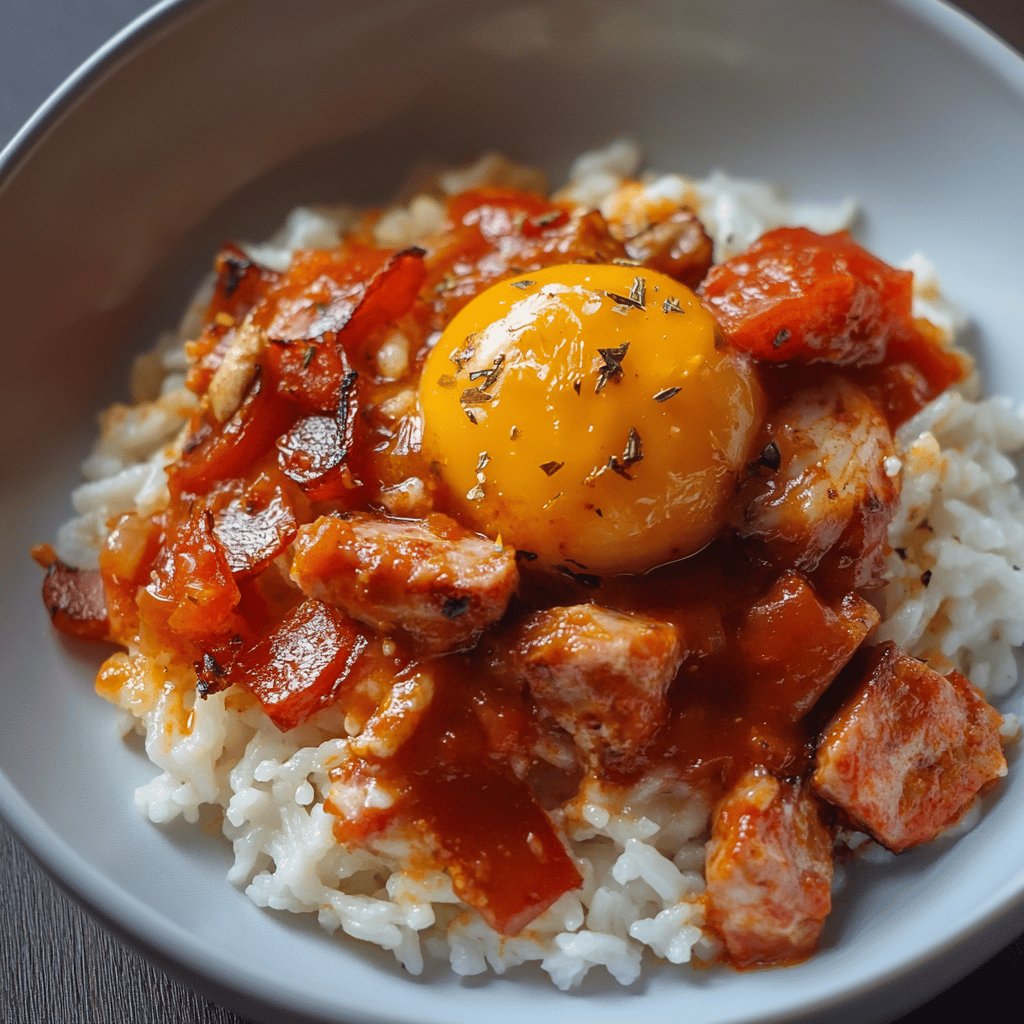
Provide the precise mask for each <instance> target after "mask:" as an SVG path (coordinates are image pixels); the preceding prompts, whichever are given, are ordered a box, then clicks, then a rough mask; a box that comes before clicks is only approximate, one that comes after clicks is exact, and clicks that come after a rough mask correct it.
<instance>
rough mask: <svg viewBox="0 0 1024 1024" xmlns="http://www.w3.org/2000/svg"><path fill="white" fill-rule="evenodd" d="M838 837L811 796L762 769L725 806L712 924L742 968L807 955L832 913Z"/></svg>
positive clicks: (713, 874) (712, 848)
mask: <svg viewBox="0 0 1024 1024" xmlns="http://www.w3.org/2000/svg"><path fill="white" fill-rule="evenodd" d="M832 869H833V866H832V833H831V830H830V829H829V827H828V825H827V824H826V823H825V821H824V818H823V814H822V807H821V805H820V803H819V801H818V800H817V798H816V797H815V796H814V794H813V793H811V792H810V791H808V790H807V789H806V788H804V787H802V786H801V785H799V784H797V783H792V782H782V781H780V780H779V779H777V778H775V776H773V775H771V774H769V773H768V772H767V771H766V770H765V769H763V768H757V769H753V770H751V771H749V772H747V773H746V774H745V775H744V776H743V777H742V778H741V779H740V780H739V781H738V782H737V783H736V785H735V786H734V787H733V788H732V789H731V790H730V791H729V793H727V794H726V796H725V799H724V800H723V801H722V803H721V804H720V805H719V808H718V813H717V816H716V818H715V822H714V826H713V828H712V833H711V840H710V842H709V843H708V847H707V864H706V874H707V883H708V888H707V914H708V923H709V924H710V925H711V926H712V928H714V929H715V931H717V932H718V934H719V935H720V936H721V938H722V940H723V941H724V942H725V946H726V949H727V951H728V954H729V959H730V960H731V961H732V962H733V963H734V964H736V965H737V966H738V967H751V966H754V965H756V964H787V963H793V962H795V961H798V960H802V959H803V958H804V957H807V956H809V955H810V954H811V953H812V952H813V951H814V948H815V946H816V945H817V942H818V935H819V934H820V932H821V928H822V925H823V924H824V921H825V918H826V917H827V916H828V913H829V911H830V910H831V909H832V895H831V888H832Z"/></svg>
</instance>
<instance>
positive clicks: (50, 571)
mask: <svg viewBox="0 0 1024 1024" xmlns="http://www.w3.org/2000/svg"><path fill="white" fill-rule="evenodd" d="M33 556H34V557H35V558H36V561H38V562H39V564H40V565H43V566H45V567H46V576H45V577H44V578H43V604H44V605H46V610H47V611H48V612H49V613H50V618H51V619H52V620H53V624H54V626H55V627H56V628H57V629H59V630H60V631H61V632H62V633H64V634H66V635H67V636H74V637H78V638H79V639H80V640H108V639H110V621H109V620H108V618H107V603H106V598H105V596H104V593H103V579H102V577H101V576H100V574H99V571H98V570H96V569H76V568H74V567H72V566H70V565H67V564H66V563H64V562H62V561H61V560H60V559H59V558H58V557H57V556H56V554H55V553H54V551H53V549H52V548H51V547H50V546H49V545H40V546H39V547H38V548H36V549H35V550H34V551H33Z"/></svg>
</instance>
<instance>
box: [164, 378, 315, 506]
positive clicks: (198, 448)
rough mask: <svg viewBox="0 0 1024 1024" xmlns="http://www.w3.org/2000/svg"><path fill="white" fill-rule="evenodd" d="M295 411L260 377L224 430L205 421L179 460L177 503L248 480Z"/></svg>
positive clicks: (173, 479)
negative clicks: (221, 485) (219, 486)
mask: <svg viewBox="0 0 1024 1024" xmlns="http://www.w3.org/2000/svg"><path fill="white" fill-rule="evenodd" d="M294 418H295V407H294V406H293V405H292V404H291V403H290V402H288V401H286V400H285V399H283V398H281V397H280V395H278V394H276V393H275V392H274V390H273V388H272V387H269V386H267V384H266V383H265V382H264V379H263V377H262V375H257V376H256V379H255V380H254V381H253V384H252V387H251V388H250V389H249V392H248V394H247V395H246V396H245V398H244V399H243V401H242V404H241V405H240V406H239V408H238V409H237V410H236V412H235V414H234V415H233V416H232V417H231V419H229V420H228V421H227V422H226V423H224V424H222V425H221V424H217V423H216V422H211V420H210V419H203V420H200V422H199V423H198V425H197V426H196V427H195V428H194V429H193V432H192V436H191V437H190V438H189V440H188V441H186V442H185V447H184V450H183V451H182V453H181V455H180V456H179V458H178V460H177V461H176V462H175V463H174V464H173V465H172V466H171V467H170V468H169V469H168V474H167V475H168V484H169V486H170V489H171V495H172V497H177V496H179V495H181V494H182V493H189V494H205V493H206V492H207V491H209V490H210V489H211V488H212V487H213V486H214V485H215V484H217V483H218V482H219V481H221V480H225V479H228V478H230V477H236V476H244V475H245V474H246V472H247V471H248V470H249V469H250V468H251V467H252V465H253V463H255V462H256V461H257V460H258V459H259V458H260V457H262V456H263V455H265V454H266V453H267V452H268V451H271V450H273V445H274V441H275V440H276V439H277V438H278V437H279V436H280V435H281V434H282V433H284V431H285V430H287V429H288V427H289V426H290V425H291V423H292V421H293V420H294Z"/></svg>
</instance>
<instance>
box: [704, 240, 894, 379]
mask: <svg viewBox="0 0 1024 1024" xmlns="http://www.w3.org/2000/svg"><path fill="white" fill-rule="evenodd" d="M912 285H913V275H912V274H911V273H910V272H909V271H907V270H896V269H895V268H893V267H890V266H889V265H888V264H887V263H883V262H882V261H881V260H880V259H878V258H877V257H875V256H872V255H871V253H869V252H867V251H866V250H865V249H862V248H861V247H860V246H859V245H858V244H857V243H856V242H854V240H853V239H852V238H851V237H850V235H849V233H848V232H846V231H840V232H837V233H836V234H833V235H819V234H816V233H815V232H813V231H809V230H808V229H807V228H779V229H777V230H775V231H769V232H768V233H767V234H765V235H762V236H761V238H759V239H758V240H757V241H756V242H755V243H754V244H753V245H752V246H751V247H750V248H749V249H747V250H746V252H742V253H740V254H739V255H738V256H734V257H733V258H732V259H731V260H727V261H726V262H725V263H721V264H719V265H718V266H715V267H712V268H711V270H710V272H709V273H708V276H707V278H706V279H705V280H704V284H703V286H702V291H703V295H704V299H705V300H706V304H707V305H708V306H709V307H710V309H711V311H712V313H714V314H715V316H716V318H717V319H718V322H719V323H720V324H721V326H722V331H723V332H724V334H725V336H726V339H727V340H728V341H729V342H730V343H731V344H732V345H734V346H735V347H736V348H739V349H743V350H744V351H746V352H750V353H752V354H753V355H755V356H756V357H757V358H758V359H763V360H766V361H769V362H775V363H791V362H801V363H814V362H830V363H836V364H841V365H866V364H870V363H878V362H881V361H882V359H883V358H884V357H885V352H886V347H887V346H888V344H889V341H890V340H891V339H893V338H897V337H903V336H908V335H911V334H913V333H914V321H913V317H912V316H911V308H910V307H911V289H912Z"/></svg>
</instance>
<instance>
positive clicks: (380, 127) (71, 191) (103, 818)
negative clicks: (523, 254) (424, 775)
mask: <svg viewBox="0 0 1024 1024" xmlns="http://www.w3.org/2000/svg"><path fill="white" fill-rule="evenodd" d="M620 135H629V136H632V137H633V138H635V139H637V140H638V141H639V142H640V143H641V145H642V146H643V148H644V151H645V153H646V155H647V157H648V159H649V161H650V162H651V164H653V165H654V166H657V167H659V168H663V169H678V170H683V171H686V172H692V173H695V174H699V173H704V172H706V171H708V170H710V169H711V168H714V167H723V168H726V169H728V170H729V171H731V172H732V173H734V174H738V175H747V176H751V177H758V178H767V179H774V180H778V181H782V182H786V183H788V185H789V186H790V188H791V191H792V193H793V195H794V196H796V197H798V198H803V199H831V198H841V197H844V196H847V195H853V196H856V197H857V198H858V199H859V200H860V201H861V202H862V204H863V208H864V210H865V211H866V216H865V218H864V220H863V222H862V224H861V229H862V230H861V232H860V234H861V237H862V239H863V240H864V241H865V242H866V243H867V244H868V245H869V246H871V247H872V248H874V249H876V250H877V251H878V252H879V253H880V254H881V255H882V256H884V257H887V258H889V259H892V260H898V259H901V258H903V257H905V256H906V255H908V254H909V253H910V252H911V251H913V250H922V251H924V252H926V253H927V254H929V256H930V257H931V258H932V259H933V260H934V262H935V263H936V265H937V267H938V269H939V272H940V275H941V277H942V278H943V280H944V281H945V282H946V284H947V286H948V291H949V293H950V295H951V297H952V298H953V299H954V300H956V301H958V302H959V303H961V304H962V305H963V306H964V307H965V308H966V309H967V310H968V312H969V313H970V315H971V317H972V319H973V321H974V324H975V326H976V333H975V339H974V340H975V342H976V346H977V350H978V352H979V355H980V362H981V366H982V369H983V372H984V375H985V378H986V380H987V382H988V384H989V387H990V389H991V390H1000V391H1007V392H1009V393H1011V394H1013V395H1014V397H1015V398H1017V399H1024V349H1022V347H1021V345H1020V338H1019V332H1020V329H1021V328H1020V325H1021V324H1022V323H1024V305H1022V298H1021V297H1022V295H1024V290H1022V288H1021V281H1020V230H1021V227H1022V226H1024V190H1022V189H1021V188H1020V169H1021V167H1024V62H1022V61H1021V60H1020V59H1019V58H1018V57H1016V56H1015V55H1014V54H1013V53H1012V52H1011V51H1009V50H1008V49H1006V48H1005V47H1003V46H1002V45H1001V44H999V43H998V42H997V41H995V40H994V39H993V38H991V37H989V36H987V35H986V34H985V33H984V32H983V31H982V30H980V29H979V28H978V27H977V26H975V25H974V24H973V23H971V22H969V21H968V20H967V19H965V18H963V17H962V16H960V15H958V14H956V13H955V12H953V11H952V10H951V9H950V8H947V7H945V6H944V5H941V4H939V3H937V2H927V0H889V2H882V0H874V2H861V3H856V4H853V3H848V2H847V3H842V2H838V0H833V2H822V0H774V2H772V3H766V2H756V0H746V2H744V0H703V2H682V0H662V2H658V0H634V2H632V3H628V4H626V3H621V2H619V0H549V2H519V3H513V2H500V0H490V2H480V0H445V2H439V0H387V2H378V3H375V4H366V3H358V2H355V0H352V2H339V0H306V2H305V3H304V4H302V5H294V4H287V5H286V4H281V3H279V2H278V0H209V2H203V3H200V2H189V0H183V2H180V3H166V4H163V5H160V6H159V7H158V8H156V9H155V10H154V11H153V12H152V13H151V14H150V15H149V16H148V17H146V18H145V19H143V20H141V21H140V22H139V23H137V24H136V26H135V28H134V30H133V31H132V32H131V33H129V34H127V35H125V36H122V37H121V38H120V39H119V40H118V41H117V43H116V45H114V46H112V47H110V48H107V49H106V50H105V51H104V52H102V54H101V55H100V57H99V58H98V59H96V60H94V61H92V62H90V64H88V65H87V66H86V67H85V68H84V69H83V70H82V71H81V72H79V74H78V75H76V76H75V77H74V78H73V79H72V80H71V81H70V82H69V83H68V84H67V85H66V86H65V87H64V88H63V89H62V90H61V91H60V92H59V93H58V94H57V95H56V96H55V97H54V98H53V99H52V100H51V101H50V102H49V103H48V104H47V105H46V106H45V107H44V109H43V110H42V111H41V112H40V114H39V115H37V117H36V118H35V119H34V120H33V121H32V122H31V123H30V125H29V126H28V127H27V128H26V129H25V130H24V131H23V132H22V133H21V135H20V136H19V137H18V138H17V139H16V141H15V143H14V144H13V145H12V146H11V147H10V148H9V149H8V150H7V151H6V152H5V153H4V155H3V157H2V158H0V237H2V238H3V239H4V240H5V244H4V246H3V249H2V251H0V282H2V287H3V289H4V294H5V298H4V302H3V306H2V308H0V327H2V330H0V333H2V342H0V344H2V345H3V365H4V381H3V389H4V390H3V402H2V407H0V417H2V428H0V446H2V448H0V456H2V463H0V464H2V465H3V466H4V488H3V494H2V522H3V523H4V526H5V530H4V536H3V541H2V549H0V573H2V579H3V586H2V588H0V624H2V626H0V628H2V630H3V651H4V661H5V666H4V673H3V678H2V681H0V707H2V708H3V713H2V714H0V811H2V812H3V814H4V816H5V817H6V818H7V819H8V820H9V821H10V823H11V824H12V826H13V827H14V828H15V830H16V831H17V832H18V834H19V835H20V836H21V837H22V839H23V840H24V841H25V842H26V843H27V844H28V846H29V847H30V848H31V849H32V850H33V851H34V852H35V853H36V855H37V856H38V857H39V858H40V859H41V860H42V861H43V863H44V864H46V865H47V866H48V867H49V869H50V870H51V871H52V872H53V873H54V874H55V875H56V876H57V877H58V878H59V879H60V880H61V881H62V882H63V883H64V884H65V885H66V886H68V887H69V888H70V889H71V890H72V891H73V892H75V893H76V894H77V895H78V896H79V897H80V898H81V899H82V900H84V901H85V902H86V903H87V904H89V905H90V906H91V907H92V908H93V909H94V910H96V911H97V912H98V913H100V914H101V915H102V916H103V917H104V918H105V919H106V920H107V921H108V922H109V923H111V924H112V925H114V926H115V927H117V928H119V929H120V930H122V931H123V932H124V933H126V934H127V935H129V936H130V937H131V938H133V939H134V940H135V941H136V942H137V943H139V944H140V945H141V946H142V947H143V948H145V949H147V950H148V951H149V952H150V953H151V954H152V955H154V956H156V957H158V958H160V959H161V960H162V961H163V962H164V963H165V964H167V965H168V966H170V967H171V969H175V970H177V971H178V972H180V973H182V974H185V975H186V976H188V977H189V979H190V980H191V981H192V982H193V983H194V984H196V985H199V986H201V987H203V988H204V989H205V990H206V991H207V992H209V993H211V994H212V995H213V996H214V997H215V998H218V999H220V1000H221V1001H223V1002H225V1003H228V1004H229V1005H232V1006H234V1007H236V1008H238V1009H240V1010H241V1011H242V1012H245V1013H248V1014H250V1015H252V1016H258V1017H262V1018H266V1019H271V1018H276V1019H280V1018H279V1015H287V1017H288V1019H289V1020H293V1021H299V1020H305V1019H307V1018H308V1019H310V1020H339V1019H345V1020H350V1021H358V1020H374V1021H378V1022H383V1021H417V1022H446V1024H447V1022H452V1021H455V1020H460V1021H462V1020H464V1021H480V1020H488V1021H489V1022H491V1024H504V1022H508V1021H513V1020H523V1019H528V1018H533V1019H537V1020H551V1019H555V1018H558V1019H561V1020H563V1021H565V1024H572V1022H582V1021H587V1022H588V1024H601V1022H610V1021H618V1022H621V1021H624V1020H629V1019H638V1018H640V1017H641V1015H642V1016H643V1017H644V1018H645V1019H661V1018H666V1019H667V1018H668V1017H669V1016H670V1015H671V1017H672V1018H676V1017H685V1019H686V1020H688V1021H689V1022H691V1024H711V1022H716V1024H740V1022H753V1021H759V1022H765V1021H782V1020H785V1021H791V1022H792V1021H814V1020H820V1019H821V1018H822V1017H823V1016H825V1015H826V1014H827V1015H828V1017H829V1020H830V1021H832V1022H835V1024H841V1022H843V1021H850V1022H853V1021H856V1022H858V1024H865V1022H870V1021H874V1020H882V1019H885V1018H887V1017H891V1016H893V1015H895V1014H897V1013H898V1012H901V1011H902V1010H904V1009H906V1008H908V1007H910V1006H912V1005H914V1004H916V1003H919V1002H921V1001H923V1000H924V999H926V998H927V997H928V996H930V995H932V994H933V993H935V992H936V991H938V990H939V989H940V988H942V987H944V986H946V985H949V984H950V983H952V982H953V981H955V980H956V979H957V978H959V977H960V976H962V975H963V974H964V973H966V972H967V971H968V970H969V969H971V968H972V967H974V966H975V965H976V964H978V963H979V962H980V961H981V960H983V959H984V958H986V957H987V956H989V955H991V954H992V953H993V952H994V951H995V950H996V949H998V948H999V947H1000V946H1001V945H1003V944H1005V943H1006V942H1007V941H1008V940H1009V939H1010V938H1011V937H1013V936H1014V935H1016V934H1018V933H1019V932H1020V931H1021V930H1022V929H1024V863H1022V861H1021V858H1020V856H1019V848H1020V835H1021V832H1022V826H1021V823H1022V822H1024V772H1022V770H1021V768H1022V766H1021V765H1020V763H1019V760H1020V759H1019V757H1016V756H1015V757H1014V758H1013V761H1014V763H1013V764H1012V765H1011V772H1010V777H1009V779H1008V780H1007V782H1006V784H1005V785H1003V786H1002V787H1001V788H1000V789H999V791H998V793H997V794H996V795H994V796H993V797H991V798H989V799H988V800H987V801H986V806H985V813H984V816H983V817H982V820H981V822H980V824H978V826H977V827H976V828H975V829H974V830H973V831H972V832H970V833H969V834H967V835H965V836H964V837H962V838H960V839H958V840H956V841H948V840H947V841H944V842H941V843H939V844H936V847H935V848H934V849H927V850H921V851H919V852H917V853H913V854H908V855H905V856H904V857H901V858H900V859H899V860H898V862H896V863H895V864H894V865H892V866H888V867H881V868H872V867H870V866H864V867H863V869H861V870H857V871H855V872H854V873H853V881H852V883H851V885H850V886H849V887H848V888H847V890H846V891H845V892H844V894H843V895H842V897H841V899H840V901H839V903H838V906H837V909H836V911H835V913H834V914H833V916H832V918H831V920H830V922H829V924H828V927H827V929H826V932H825V935H824V940H823V947H822V949H821V951H820V952H819V953H818V954H817V956H815V957H814V958H813V959H811V960H810V961H809V962H808V963H806V964H803V965H801V966H798V967H793V968H789V969H785V970H774V971H763V972H748V973H743V974H739V973H732V972H728V971H724V970H723V971H718V970H711V971H702V972H692V971H689V970H688V969H685V968H664V969H656V970H653V971H652V972H651V973H650V974H649V975H648V976H647V978H646V980H645V981H643V982H642V983H640V984H637V985H636V986H633V987H631V988H629V989H623V990H619V989H617V988H615V987H614V986H613V985H612V984H610V983H609V984H605V983H602V982H594V983H587V984H585V985H584V987H583V989H582V991H581V992H580V993H577V994H573V995H564V994H562V993H559V992H558V991H556V990H555V989H554V988H553V987H551V986H550V985H549V984H547V983H546V982H545V981H543V980H542V979H541V978H540V977H539V976H538V975H535V974H533V973H529V972H527V973H525V974H523V975H520V976H515V977H504V978H488V979H486V980H483V981H481V980H476V981H472V982H469V983H467V982H461V981H459V980H457V979H456V978H455V977H453V976H449V975H447V974H445V973H444V972H443V971H435V972H432V973H428V975H427V976H425V977H424V978H421V979H414V978H410V977H408V976H406V975H404V974H403V973H402V972H401V971H400V970H399V969H398V968H397V967H396V966H395V965H394V964H393V963H392V962H391V961H390V960H389V959H388V958H386V957H384V956H378V955H375V954H374V953H371V952H367V951H366V950H365V949H363V948H362V947H361V946H357V945H355V944H352V943H346V942H344V941H339V940H337V939H331V938H329V937H327V936H326V935H325V934H322V933H321V932H320V931H319V930H318V929H317V928H316V926H315V925H311V924H307V923H304V922H302V923H300V922H298V921H296V920H294V919H292V918H290V917H287V916H281V915H272V914H269V913H267V912H264V911H260V910H258V909H257V908H256V907H255V906H253V905H252V904H251V903H250V902H249V901H248V900H247V899H246V898H245V896H244V895H242V894H241V893H240V892H238V891H236V890H234V889H232V888H231V887H230V886H229V885H228V883H227V882H226V881H225V878H224V875H225V871H226V869H227V866H228V851H227V849H226V847H225V845H224V844H223V843H222V842H221V841H219V840H217V839H216V838H214V837H211V836H209V835H207V834H205V833H203V832H202V831H199V830H195V829H191V828H188V827H182V828H163V829H162V828H157V827H156V826H153V825H151V824H149V823H147V822H146V821H144V820H143V819H142V818H141V817H139V816H138V815H137V813H136V811H135V810H134V807H133V805H132V799H131V793H132V790H133V788H134V787H135V786H136V785H138V784H140V783H142V782H143V781H145V780H146V779H147V778H148V777H149V769H148V767H147V765H146V763H145V762H144V760H143V759H142V758H141V756H140V755H139V754H137V753H136V752H135V751H134V750H133V749H132V748H129V747H126V746H124V745H123V744H122V743H121V742H120V741H119V740H118V739H117V737H116V735H115V730H114V725H113V716H112V713H111V711H110V709H109V708H108V706H107V705H106V704H104V703H103V702H102V701H100V700H99V699H98V698H97V697H96V696H95V695H94V694H93V691H92V675H93V671H94V668H95V666H96V663H97V660H98V658H97V655H96V652H95V651H94V650H93V649H89V648H86V647H84V646H77V645H74V644H70V643H67V642H63V641H61V640H60V639H59V638H58V637H57V636H55V635H54V633H53V632H52V631H51V628H50V625H49V622H48V619H47V617H46V615H45V613H44V612H43V610H42V608H41V606H40V602H39V592H38V591H39V573H38V571H37V570H36V569H35V567H34V566H33V565H32V564H31V563H30V562H29V559H28V554H27V552H28V549H29V547H30V546H31V545H32V544H33V543H35V542H37V541H40V540H44V539H47V538H49V537H51V536H52V534H53V532H54V530H55V528H56V527H57V525H58V523H59V522H61V521H62V520H63V519H64V518H66V517H67V515H68V513H69V508H68V498H67V495H68V492H69V490H70V488H71V486H72V484H73V482H74V481H75V480H76V479H77V476H76V472H77V471H76V466H77V463H78V461H79V460H80V458H81V457H82V456H83V455H84V453H85V452H86V450H87V447H88V444H89V441H90V438H91V435H92V432H93V424H94V414H95V412H96V411H97V410H98V409H99V408H100V407H101V406H102V405H103V404H105V403H106V402H108V401H109V400H111V399H113V398H116V397H117V396H118V395H121V394H123V393H124V381H125V374H126V369H127V365H128V361H129V357H130V355H131V354H132V353H134V352H137V351H139V350H141V349H142V348H143V347H145V346H146V345H147V344H148V343H149V342H150V341H151V340H152V339H153V337H154V336H155V333H156V331H157V330H158V328H159V327H161V326H163V325H165V324H168V323H170V322H172V321H173V320H174V319H175V317H176V314H177V311H178V309H179V308H180V306H181V304H182V302H183V301H184V298H185V296H186V295H187V294H188V292H189V291H190V289H191V288H192V287H193V286H194V284H195V283H196V282H197V280H198V279H199V278H200V276H201V275H202V274H203V273H204V272H205V270H206V268H207V266H208V265H209V258H210V254H211V253H212V252H213V251H214V249H215V247H216V245H217V243H218V242H219V241H220V239H221V238H222V237H232V236H242V237H259V236H260V235H263V234H266V233H267V232H268V231H269V229H271V228H272V227H273V226H274V225H275V224H276V223H277V221H278V220H279V219H280V217H281V215H282V214H283V213H284V212H285V211H286V210H287V209H288V208H289V207H290V206H292V205H295V204H296V203H297V202H300V201H310V200H335V199H337V200H340V199H355V200H363V199H384V198H386V197H387V196H388V194H389V193H390V192H391V190H392V189H393V188H394V187H395V186H397V184H398V183H399V182H400V180H401V179H402V177H403V176H404V174H405V173H406V171H407V170H408V169H409V167H410V166H411V165H412V164H413V163H414V162H415V161H416V160H417V159H419V158H421V157H423V156H430V157H437V158H449V159H460V158H465V157H469V156H472V155H474V154H476V153H477V152H479V151H482V150H484V149H489V148H494V147H498V148H501V149H504V150H506V151H508V152H509V153H510V154H511V155H513V156H515V157H517V158H521V159H523V160H526V161H531V162H537V163H540V164H542V165H544V166H545V167H547V168H548V169H549V170H550V171H551V172H552V173H553V176H554V177H555V179H557V178H558V177H559V175H560V174H563V173H564V172H565V170H566V168H567V166H568V163H569V161H570V159H571V157H572V156H573V154H575V153H577V152H578V151H580V150H582V149H585V148H587V147H590V146H593V145H595V144H600V143H603V142H605V141H607V140H608V139H610V138H612V137H614V136H620ZM12 241H13V244H12ZM1006 707H1007V708H1008V709H1010V710H1016V711H1020V710H1021V697H1020V695H1019V694H1018V695H1017V696H1016V697H1015V698H1013V699H1012V700H1011V702H1010V703H1009V704H1007V705H1006Z"/></svg>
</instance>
